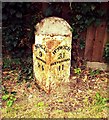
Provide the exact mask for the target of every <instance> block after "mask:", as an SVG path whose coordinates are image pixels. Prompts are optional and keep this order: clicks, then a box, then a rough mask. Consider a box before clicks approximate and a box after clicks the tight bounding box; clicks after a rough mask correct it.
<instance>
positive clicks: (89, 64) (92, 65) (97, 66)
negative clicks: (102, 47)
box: [87, 62, 109, 71]
mask: <svg viewBox="0 0 109 120" xmlns="http://www.w3.org/2000/svg"><path fill="white" fill-rule="evenodd" d="M87 67H89V68H92V69H100V70H103V71H109V65H108V64H106V63H100V62H87Z"/></svg>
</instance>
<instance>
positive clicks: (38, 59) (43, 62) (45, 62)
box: [36, 56, 46, 64]
mask: <svg viewBox="0 0 109 120" xmlns="http://www.w3.org/2000/svg"><path fill="white" fill-rule="evenodd" d="M36 59H38V60H39V61H42V62H43V63H45V64H46V61H44V60H42V59H40V58H39V57H37V56H36Z"/></svg>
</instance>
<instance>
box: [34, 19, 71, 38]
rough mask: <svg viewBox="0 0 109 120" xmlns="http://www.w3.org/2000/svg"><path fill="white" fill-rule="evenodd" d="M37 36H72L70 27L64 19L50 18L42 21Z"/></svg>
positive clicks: (37, 29) (37, 27)
mask: <svg viewBox="0 0 109 120" xmlns="http://www.w3.org/2000/svg"><path fill="white" fill-rule="evenodd" d="M35 28H36V31H35V34H36V35H50V36H51V35H54V36H55V35H56V36H63V35H64V36H71V34H72V32H71V27H70V25H69V24H68V23H67V22H66V21H65V20H64V19H62V18H58V17H48V18H45V19H42V20H41V22H40V23H38V24H37V25H36V26H35Z"/></svg>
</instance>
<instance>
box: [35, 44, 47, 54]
mask: <svg viewBox="0 0 109 120" xmlns="http://www.w3.org/2000/svg"><path fill="white" fill-rule="evenodd" d="M35 48H36V50H37V49H38V48H41V49H43V50H44V51H45V53H47V51H46V49H45V47H43V46H42V45H41V44H36V45H35Z"/></svg>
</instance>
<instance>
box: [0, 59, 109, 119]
mask: <svg viewBox="0 0 109 120" xmlns="http://www.w3.org/2000/svg"><path fill="white" fill-rule="evenodd" d="M23 63H25V64H26V65H23V64H22V63H21V61H20V60H19V59H18V60H13V62H12V60H11V61H10V60H9V61H8V60H6V61H5V62H4V65H5V67H4V69H3V85H4V86H3V95H4V98H3V107H2V108H1V112H2V118H57V117H58V118H107V117H109V116H108V110H109V99H108V98H107V97H108V93H107V82H108V77H107V73H103V72H101V71H100V72H99V70H96V71H93V70H92V71H88V70H85V71H82V70H80V69H79V68H77V69H75V71H74V72H75V73H76V75H75V76H73V77H72V78H71V79H70V85H61V86H59V87H57V88H56V90H55V92H53V93H51V94H46V93H45V92H44V91H40V90H39V89H38V88H37V86H36V84H35V80H34V79H33V77H32V66H31V59H27V60H26V62H25V61H23ZM21 65H22V66H21ZM11 66H14V68H13V69H12V70H11ZM5 68H6V69H5ZM16 68H18V69H16ZM19 69H20V70H19ZM20 73H21V74H20ZM13 92H14V93H16V94H15V95H14V96H13V97H11V94H13ZM7 94H9V95H10V96H7ZM5 95H6V96H5ZM14 98H16V99H15V100H14ZM8 100H13V101H14V102H13V103H9V105H7V104H6V102H7V101H8Z"/></svg>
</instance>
